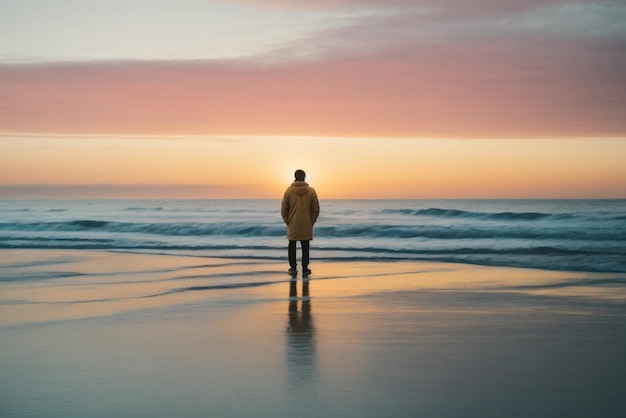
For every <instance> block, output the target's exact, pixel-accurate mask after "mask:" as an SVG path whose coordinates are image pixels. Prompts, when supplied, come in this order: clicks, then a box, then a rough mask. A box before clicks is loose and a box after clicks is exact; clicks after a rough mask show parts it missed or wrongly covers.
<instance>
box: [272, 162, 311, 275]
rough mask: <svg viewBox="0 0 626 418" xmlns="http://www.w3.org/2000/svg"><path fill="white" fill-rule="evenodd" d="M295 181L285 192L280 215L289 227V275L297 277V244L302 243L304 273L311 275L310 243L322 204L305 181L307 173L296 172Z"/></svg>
mask: <svg viewBox="0 0 626 418" xmlns="http://www.w3.org/2000/svg"><path fill="white" fill-rule="evenodd" d="M294 176H295V181H294V182H293V183H291V185H290V186H289V187H288V188H287V190H285V194H284V195H283V201H282V204H281V208H280V214H281V216H282V218H283V221H284V222H285V224H286V225H287V240H288V241H289V247H288V255H289V274H291V275H296V274H297V272H298V265H297V263H296V243H297V242H298V241H300V247H301V248H302V273H303V274H305V275H309V274H311V270H309V241H311V240H312V239H313V225H314V224H315V222H316V221H317V217H318V216H319V214H320V204H319V201H318V199H317V193H316V192H315V189H314V188H312V187H311V186H309V185H308V183H307V182H305V181H304V179H305V177H306V173H305V172H304V171H303V170H296V172H295V175H294Z"/></svg>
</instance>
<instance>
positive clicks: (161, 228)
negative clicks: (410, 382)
mask: <svg viewBox="0 0 626 418" xmlns="http://www.w3.org/2000/svg"><path fill="white" fill-rule="evenodd" d="M0 231H11V232H14V233H20V232H31V233H36V232H42V233H50V232H53V233H54V232H63V233H72V232H94V233H96V232H102V233H116V234H129V235H130V234H148V235H159V236H164V237H166V236H170V237H209V236H221V237H251V238H259V237H267V238H274V237H282V236H284V235H285V226H284V225H283V224H278V223H274V224H263V223H260V224H255V223H245V222H244V223H242V222H216V223H167V222H164V223H134V222H109V221H100V220H89V219H86V220H73V221H66V222H32V223H11V222H9V223H0ZM624 233H625V230H624V228H615V227H612V228H579V227H576V226H572V227H566V226H561V227H549V226H534V225H526V226H519V225H516V224H512V225H500V226H498V227H493V226H490V225H480V224H472V225H429V224H423V225H387V224H378V225H367V224H363V225H361V224H344V225H341V224H340V225H319V226H316V228H315V234H316V236H319V237H324V238H356V239H358V238H374V239H379V238H380V239H438V240H458V239H527V240H547V239H553V240H574V241H580V240H588V241H623V237H624Z"/></svg>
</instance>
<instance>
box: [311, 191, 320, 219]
mask: <svg viewBox="0 0 626 418" xmlns="http://www.w3.org/2000/svg"><path fill="white" fill-rule="evenodd" d="M319 215H320V202H319V200H318V198H317V193H316V192H315V190H313V196H311V222H312V223H315V222H316V221H317V217H318V216H319Z"/></svg>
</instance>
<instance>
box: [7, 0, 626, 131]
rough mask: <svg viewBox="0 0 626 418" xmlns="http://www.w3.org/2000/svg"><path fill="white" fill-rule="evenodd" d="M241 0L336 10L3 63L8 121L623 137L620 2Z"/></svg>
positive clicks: (38, 126) (19, 126)
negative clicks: (200, 36)
mask: <svg viewBox="0 0 626 418" xmlns="http://www.w3.org/2000/svg"><path fill="white" fill-rule="evenodd" d="M241 2H244V3H246V2H247V3H249V4H255V5H257V6H262V7H271V8H300V9H305V10H307V8H312V9H313V10H317V11H319V10H327V11H329V13H328V19H329V21H328V25H326V26H323V27H322V28H321V29H320V30H319V31H317V32H316V33H315V34H314V35H311V36H310V37H309V38H307V39H305V40H301V41H298V42H296V43H293V44H290V45H287V46H282V47H281V48H279V49H275V50H274V51H273V52H272V53H268V54H264V55H262V56H256V57H253V58H248V59H242V60H230V61H215V60H197V61H191V60H187V61H128V60H122V61H94V62H83V63H77V62H57V63H31V64H2V65H0V131H5V132H59V133H105V134H139V135H143V134H165V135H178V134H183V135H189V134H193V135H218V136H219V135H312V136H314V135H320V136H323V135H329V136H370V137H375V136H380V137H383V136H429V137H434V136H446V137H531V136H576V137H584V136H588V137H596V136H625V135H626V87H625V86H626V85H625V83H624V76H623V74H626V53H625V52H626V25H625V24H624V23H623V22H626V6H624V5H623V4H622V3H621V2H618V1H610V0H607V1H594V2H591V1H582V2H576V3H571V2H565V1H563V0H552V1H550V0H548V1H539V0H526V1H513V2H502V1H487V0H441V1H435V0H424V1H420V2H415V1H408V0H395V1H387V2H379V1H366V0H361V1H357V0H338V1H322V0H320V1H310V2H301V1H295V0H291V1H288V0H284V1H280V0H276V1H260V0H259V1H253V0H248V1H244V0H241ZM330 12H332V13H330Z"/></svg>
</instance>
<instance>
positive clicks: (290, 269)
mask: <svg viewBox="0 0 626 418" xmlns="http://www.w3.org/2000/svg"><path fill="white" fill-rule="evenodd" d="M287 272H288V273H289V274H291V275H292V276H295V275H296V274H298V269H297V268H295V267H290V268H289V270H288V271H287Z"/></svg>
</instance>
